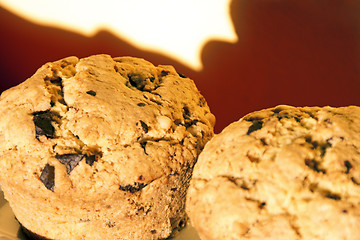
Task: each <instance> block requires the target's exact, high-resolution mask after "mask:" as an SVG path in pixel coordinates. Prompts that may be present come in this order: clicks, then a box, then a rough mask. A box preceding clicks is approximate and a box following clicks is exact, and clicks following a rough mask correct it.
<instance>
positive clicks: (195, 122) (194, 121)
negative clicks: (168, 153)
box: [184, 119, 199, 128]
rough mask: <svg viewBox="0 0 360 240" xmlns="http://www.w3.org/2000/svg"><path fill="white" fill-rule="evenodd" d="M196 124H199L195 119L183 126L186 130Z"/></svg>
mask: <svg viewBox="0 0 360 240" xmlns="http://www.w3.org/2000/svg"><path fill="white" fill-rule="evenodd" d="M198 122H199V120H197V119H194V120H191V121H186V122H185V124H184V126H185V127H186V128H188V127H191V126H193V125H196V124H197V123H198Z"/></svg>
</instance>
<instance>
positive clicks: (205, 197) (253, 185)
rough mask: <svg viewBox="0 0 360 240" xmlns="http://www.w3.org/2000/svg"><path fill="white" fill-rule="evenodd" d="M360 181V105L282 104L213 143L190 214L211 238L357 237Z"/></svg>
mask: <svg viewBox="0 0 360 240" xmlns="http://www.w3.org/2000/svg"><path fill="white" fill-rule="evenodd" d="M359 177H360V108H359V107H356V106H349V107H341V108H332V107H323V108H320V107H303V108H295V107H291V106H277V107H275V108H271V109H265V110H262V111H258V112H253V113H251V114H248V115H247V116H245V117H243V118H242V119H240V120H239V121H237V122H235V123H232V124H230V125H229V126H228V127H227V128H225V129H224V130H223V132H222V133H220V134H219V135H217V136H215V137H214V138H213V139H212V140H211V141H210V142H209V143H208V144H207V145H206V147H205V148H204V150H203V152H202V153H201V154H200V156H199V160H198V162H197V164H196V166H195V168H194V172H193V178H192V180H191V184H190V188H189V191H188V196H187V212H188V214H189V217H190V220H191V222H192V224H193V225H194V226H195V228H196V229H197V230H198V232H199V235H200V236H201V238H202V239H204V240H205V239H207V240H210V239H211V240H213V239H249V240H250V239H251V240H255V239H259V240H260V239H287V240H295V239H296V240H312V239H327V240H332V239H333V240H337V239H347V240H356V239H359V238H360V230H359V226H358V223H359V222H360V207H359V203H360V178H359Z"/></svg>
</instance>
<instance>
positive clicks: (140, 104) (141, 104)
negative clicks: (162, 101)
mask: <svg viewBox="0 0 360 240" xmlns="http://www.w3.org/2000/svg"><path fill="white" fill-rule="evenodd" d="M137 105H138V106H139V107H144V106H145V105H146V104H145V103H138V104H137Z"/></svg>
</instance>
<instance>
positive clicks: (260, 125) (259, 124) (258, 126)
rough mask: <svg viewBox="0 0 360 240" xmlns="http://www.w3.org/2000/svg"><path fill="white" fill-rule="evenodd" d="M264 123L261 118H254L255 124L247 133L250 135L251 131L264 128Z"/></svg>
mask: <svg viewBox="0 0 360 240" xmlns="http://www.w3.org/2000/svg"><path fill="white" fill-rule="evenodd" d="M262 125H263V121H261V120H254V121H253V124H252V125H251V126H250V127H249V129H248V131H247V133H246V134H247V135H249V134H250V133H252V132H255V131H257V130H259V129H261V128H262Z"/></svg>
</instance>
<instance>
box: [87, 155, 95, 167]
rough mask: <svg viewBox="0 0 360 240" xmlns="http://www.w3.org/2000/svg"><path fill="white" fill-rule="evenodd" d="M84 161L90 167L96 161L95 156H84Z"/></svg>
mask: <svg viewBox="0 0 360 240" xmlns="http://www.w3.org/2000/svg"><path fill="white" fill-rule="evenodd" d="M85 161H86V163H87V164H89V165H90V166H92V165H93V164H94V162H95V161H96V156H95V155H89V156H87V155H86V156H85Z"/></svg>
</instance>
